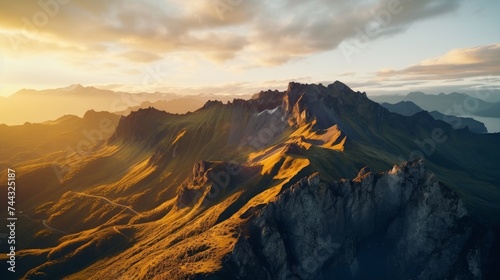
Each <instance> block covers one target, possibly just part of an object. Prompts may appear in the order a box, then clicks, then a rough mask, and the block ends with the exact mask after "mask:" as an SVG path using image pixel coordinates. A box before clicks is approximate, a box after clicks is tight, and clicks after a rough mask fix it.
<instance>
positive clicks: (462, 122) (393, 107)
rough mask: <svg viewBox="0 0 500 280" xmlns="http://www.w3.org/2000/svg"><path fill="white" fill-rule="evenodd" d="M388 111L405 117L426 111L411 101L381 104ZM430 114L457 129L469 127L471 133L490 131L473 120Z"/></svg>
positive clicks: (435, 112) (437, 113) (436, 112)
mask: <svg viewBox="0 0 500 280" xmlns="http://www.w3.org/2000/svg"><path fill="white" fill-rule="evenodd" d="M380 105H382V106H383V107H384V108H386V109H387V110H389V111H391V112H393V113H398V114H400V115H403V116H412V115H415V114H416V113H418V112H422V111H424V110H423V109H422V108H420V107H418V106H417V105H416V104H415V103H413V102H411V101H401V102H398V103H396V104H390V103H387V102H384V103H381V104H380ZM429 114H430V115H431V116H432V117H433V118H434V119H436V120H441V121H444V122H446V123H448V124H450V125H451V126H452V127H453V128H455V129H463V128H465V127H467V128H468V129H469V130H470V131H471V132H474V133H487V132H488V130H487V129H486V126H485V125H484V123H482V122H479V121H476V120H474V119H473V118H464V117H456V116H449V115H445V114H442V113H440V112H438V111H432V112H429Z"/></svg>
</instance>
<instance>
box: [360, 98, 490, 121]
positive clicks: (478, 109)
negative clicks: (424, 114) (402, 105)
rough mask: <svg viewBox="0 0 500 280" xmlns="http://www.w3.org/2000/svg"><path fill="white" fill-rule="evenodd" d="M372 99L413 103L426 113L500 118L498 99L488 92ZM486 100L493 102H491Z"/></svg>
mask: <svg viewBox="0 0 500 280" xmlns="http://www.w3.org/2000/svg"><path fill="white" fill-rule="evenodd" d="M488 97H490V98H488ZM370 98H371V99H372V100H374V101H377V102H380V103H384V102H386V103H391V104H395V103H398V102H401V101H411V102H413V103H415V104H416V105H417V106H419V107H420V108H422V109H424V110H426V111H429V112H432V111H438V112H440V113H442V114H445V115H452V116H482V117H493V118H500V102H499V101H497V102H495V101H494V100H496V97H495V96H492V93H490V92H488V91H485V92H482V91H481V92H477V93H476V94H475V95H474V94H473V95H467V94H465V93H457V92H453V93H450V94H444V93H440V94H438V95H433V94H425V93H423V92H410V93H409V94H407V95H381V96H371V97H370ZM485 100H491V102H490V101H485Z"/></svg>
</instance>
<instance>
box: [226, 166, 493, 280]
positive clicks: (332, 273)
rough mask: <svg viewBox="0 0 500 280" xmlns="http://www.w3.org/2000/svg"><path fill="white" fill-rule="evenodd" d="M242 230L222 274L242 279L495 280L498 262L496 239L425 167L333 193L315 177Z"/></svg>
mask: <svg viewBox="0 0 500 280" xmlns="http://www.w3.org/2000/svg"><path fill="white" fill-rule="evenodd" d="M241 232H242V234H241V236H240V237H239V238H238V241H237V243H236V245H235V247H234V249H233V251H232V253H231V254H230V255H228V256H227V257H226V258H225V260H224V265H223V269H222V271H221V273H222V275H232V277H235V278H237V279H486V278H487V277H488V276H490V277H491V274H490V275H488V273H489V272H490V269H491V266H490V261H491V260H492V259H498V258H497V257H498V256H496V257H492V254H493V253H494V251H495V250H494V248H492V244H493V243H494V242H495V241H494V240H495V237H496V235H495V234H494V232H493V231H492V230H489V229H487V228H486V227H485V226H483V225H480V224H479V223H477V222H476V221H475V220H474V219H473V218H472V217H471V216H470V215H469V214H468V211H467V209H466V208H465V207H464V204H463V203H462V201H461V199H460V198H459V197H458V195H457V194H456V193H454V192H453V191H452V190H451V189H449V188H448V187H447V186H445V185H443V184H442V183H440V182H439V181H437V180H436V178H435V177H434V175H433V174H431V173H429V172H428V171H427V170H426V169H425V167H424V164H423V163H422V162H421V161H414V162H408V163H405V164H403V165H402V166H401V167H399V166H394V168H393V169H392V170H390V171H388V172H384V173H380V174H376V173H373V172H371V171H370V170H369V169H368V168H364V169H363V170H362V171H361V172H360V174H359V175H358V176H357V177H356V179H354V180H341V181H339V182H336V183H334V184H331V185H330V184H327V183H325V182H322V181H321V180H320V176H319V175H318V174H314V175H312V176H309V177H308V178H304V179H302V180H301V181H299V182H298V183H296V184H294V185H293V186H291V187H290V188H289V189H288V190H286V191H285V192H283V193H282V194H281V195H280V196H279V197H278V198H277V199H276V201H274V202H272V203H270V204H268V205H266V206H265V207H263V208H262V209H261V210H260V211H257V212H256V214H255V215H254V216H252V217H251V218H250V219H249V220H248V222H247V223H246V224H245V225H244V226H243V228H242V229H241ZM495 244H498V242H497V243H495ZM490 273H491V272H490Z"/></svg>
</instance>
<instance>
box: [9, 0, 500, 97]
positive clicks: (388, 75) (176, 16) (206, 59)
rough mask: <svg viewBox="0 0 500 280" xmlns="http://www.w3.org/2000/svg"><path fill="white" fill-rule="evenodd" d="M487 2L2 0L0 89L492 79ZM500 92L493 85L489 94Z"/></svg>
mask: <svg viewBox="0 0 500 280" xmlns="http://www.w3.org/2000/svg"><path fill="white" fill-rule="evenodd" d="M498 11H500V1H495V0H474V1H465V0H420V1H417V0H359V1H351V0H330V1H328V0H308V1H299V0H275V1H263V0H247V1H243V0H190V1H181V0H162V1H160V0H157V1H153V0H146V1H132V0H107V1H99V0H39V1H8V0H0V96H9V95H11V94H13V93H14V92H16V91H18V90H20V89H22V88H30V89H47V88H59V87H66V86H68V85H71V84H82V85H85V86H95V87H98V88H103V89H111V90H117V91H128V92H155V91H160V92H175V93H179V94H203V93H206V94H208V93H212V94H234V95H236V94H251V93H255V92H258V91H260V90H266V89H280V90H283V89H285V88H286V87H287V85H288V82H289V81H296V82H303V83H319V82H321V83H324V84H328V83H331V82H334V81H335V80H340V81H342V82H344V83H346V84H347V85H348V86H350V87H351V88H353V89H355V90H359V91H365V92H367V93H368V94H369V95H379V94H388V93H401V94H402V93H407V92H410V91H424V92H427V93H440V92H445V93H447V92H452V91H459V92H474V91H477V90H481V89H483V88H487V89H489V90H496V89H497V88H500V32H499V27H500V17H498ZM499 94H500V93H499Z"/></svg>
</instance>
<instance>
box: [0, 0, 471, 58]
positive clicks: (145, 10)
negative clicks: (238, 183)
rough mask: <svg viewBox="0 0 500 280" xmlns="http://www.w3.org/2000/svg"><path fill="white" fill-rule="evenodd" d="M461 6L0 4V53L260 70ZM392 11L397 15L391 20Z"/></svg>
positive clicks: (177, 0) (376, 2)
mask: <svg viewBox="0 0 500 280" xmlns="http://www.w3.org/2000/svg"><path fill="white" fill-rule="evenodd" d="M59 3H67V4H59ZM398 3H399V4H398ZM460 3H461V0H422V1H402V0H401V1H399V0H364V1H357V2H356V3H353V1H349V0H337V1H329V0H310V1H298V0H287V1H285V0H277V1H263V0H260V1H257V0H253V1H252V0H248V1H232V0H216V1H210V0H192V1H181V0H169V1H154V0H146V1H140V2H139V1H133V0H107V1H98V0H71V1H69V0H64V1H63V0H42V1H16V2H12V1H0V33H1V34H3V36H2V37H4V38H3V39H4V40H3V41H1V42H0V47H2V48H3V49H6V48H8V47H9V46H10V49H11V55H25V54H26V53H29V52H31V53H37V54H40V53H43V52H65V53H68V54H71V55H77V56H82V57H85V56H92V57H96V56H99V55H100V56H103V57H104V56H106V57H107V56H109V55H110V54H112V55H118V56H120V58H122V59H124V60H125V61H135V62H139V63H142V62H148V61H154V60H156V59H159V57H161V56H164V55H166V54H168V53H177V52H188V53H192V52H194V53H197V54H201V55H202V56H203V57H205V58H207V59H209V60H211V61H215V62H217V63H222V62H225V61H228V60H231V59H235V58H241V59H243V60H244V61H247V62H248V63H256V64H259V65H280V64H284V63H286V62H288V61H291V60H294V59H300V58H302V57H304V56H307V55H310V54H315V53H318V52H324V51H328V50H333V49H335V48H337V47H338V46H339V44H340V43H342V42H344V41H346V40H349V39H353V38H356V36H357V35H358V33H357V30H358V29H365V28H366V27H367V26H372V25H373V24H377V21H378V22H379V25H380V27H381V28H379V29H380V30H379V32H377V34H374V35H373V36H371V37H370V39H371V40H375V39H377V38H379V37H381V36H387V35H391V34H396V33H399V32H403V31H405V30H406V29H407V28H408V26H409V25H410V24H412V23H413V22H416V21H419V20H423V19H426V18H430V17H435V16H438V15H441V14H445V13H448V12H450V11H454V10H456V9H457V8H458V7H459V4H460ZM391 5H392V6H391ZM394 5H396V6H397V7H398V11H399V12H397V13H389V14H388V11H390V10H391V8H390V7H393V6H394ZM396 6H394V7H396ZM380 22H381V23H383V24H380ZM32 46H38V47H32ZM12 50H14V51H12ZM123 54H126V55H123Z"/></svg>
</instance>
